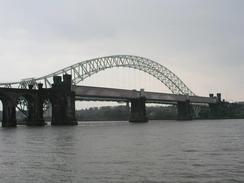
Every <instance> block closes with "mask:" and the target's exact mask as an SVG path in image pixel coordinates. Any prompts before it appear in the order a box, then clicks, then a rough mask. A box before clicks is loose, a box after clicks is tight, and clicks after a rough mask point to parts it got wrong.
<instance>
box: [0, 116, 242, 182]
mask: <svg viewBox="0 0 244 183" xmlns="http://www.w3.org/2000/svg"><path fill="white" fill-rule="evenodd" d="M0 182H1V183H13V182H18V183H19V182H20V183H29V182H35V183H36V182H37V183H38V182H43V183H44V182H45V183H46V182H85V183H87V182H88V183H89V182H91V183H94V182H111V183H112V182H113V183H114V182H115V183H116V182H126V183H127V182H145V183H147V182H148V183H158V182H172V183H175V182H186V183H188V182H208V183H209V182H210V183H211V182H213V183H215V182H220V183H225V182H226V183H229V182H244V120H214V121H211V120H203V121H190V122H177V121H150V122H149V123H145V124H132V123H128V122H89V123H88V122H87V123H84V122H83V123H80V124H79V125H78V126H71V127H66V126H65V127H57V126H55V127H53V126H50V125H48V126H45V127H26V126H18V127H17V128H9V129H8V128H0Z"/></svg>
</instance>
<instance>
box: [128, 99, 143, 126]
mask: <svg viewBox="0 0 244 183" xmlns="http://www.w3.org/2000/svg"><path fill="white" fill-rule="evenodd" d="M145 100H146V99H145V97H140V98H137V99H132V100H131V111H130V112H131V113H130V119H129V121H130V122H133V123H141V122H148V118H147V116H146V104H145Z"/></svg>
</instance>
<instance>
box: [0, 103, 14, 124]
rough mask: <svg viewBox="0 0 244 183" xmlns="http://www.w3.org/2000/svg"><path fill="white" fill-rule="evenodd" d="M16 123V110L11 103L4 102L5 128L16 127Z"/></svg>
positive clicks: (3, 122)
mask: <svg viewBox="0 0 244 183" xmlns="http://www.w3.org/2000/svg"><path fill="white" fill-rule="evenodd" d="M16 124H17V122H16V109H15V105H14V104H13V103H12V102H11V101H5V102H3V121H2V126H3V127H15V126H16Z"/></svg>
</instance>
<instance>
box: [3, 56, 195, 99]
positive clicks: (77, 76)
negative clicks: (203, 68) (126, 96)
mask: <svg viewBox="0 0 244 183" xmlns="http://www.w3.org/2000/svg"><path fill="white" fill-rule="evenodd" d="M113 67H127V68H133V69H137V70H140V71H143V72H146V73H148V74H150V75H152V76H153V77H155V78H157V79H158V80H160V81H161V82H162V83H163V84H164V85H166V86H167V87H168V88H169V90H170V91H171V92H172V93H174V94H184V95H195V94H194V93H193V92H192V91H191V90H190V89H189V88H188V87H187V86H186V85H185V83H184V82H183V81H182V80H181V79H180V78H179V77H178V76H176V75H175V74H174V73H173V72H172V71H170V70H169V69H167V68H166V67H164V66H163V65H161V64H159V63H157V62H155V61H152V60H150V59H147V58H143V57H139V56H132V55H113V56H106V57H100V58H94V59H90V60H86V61H82V62H80V63H77V64H74V65H72V66H69V67H66V68H64V69H61V70H59V71H57V72H54V73H52V74H49V75H46V76H43V77H40V78H28V79H24V80H21V81H20V82H12V83H0V87H8V88H12V87H13V88H14V87H16V88H27V87H28V85H30V84H32V85H34V87H37V83H43V84H44V87H45V88H50V87H51V83H52V82H53V81H52V78H53V76H59V75H63V74H71V75H72V81H73V84H74V85H76V84H78V83H79V82H81V81H83V80H85V79H86V78H88V77H90V76H91V75H93V74H95V73H97V72H99V71H103V70H106V69H108V68H113Z"/></svg>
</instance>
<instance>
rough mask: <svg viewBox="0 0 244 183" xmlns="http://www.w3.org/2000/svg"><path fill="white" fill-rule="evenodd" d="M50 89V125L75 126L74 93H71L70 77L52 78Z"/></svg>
mask: <svg viewBox="0 0 244 183" xmlns="http://www.w3.org/2000/svg"><path fill="white" fill-rule="evenodd" d="M53 81H54V84H53V86H52V89H51V98H50V100H51V103H52V122H51V124H52V125H77V124H78V123H77V121H76V118H75V93H74V92H72V91H71V84H72V80H71V75H64V76H63V82H62V80H61V77H60V76H54V77H53Z"/></svg>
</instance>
